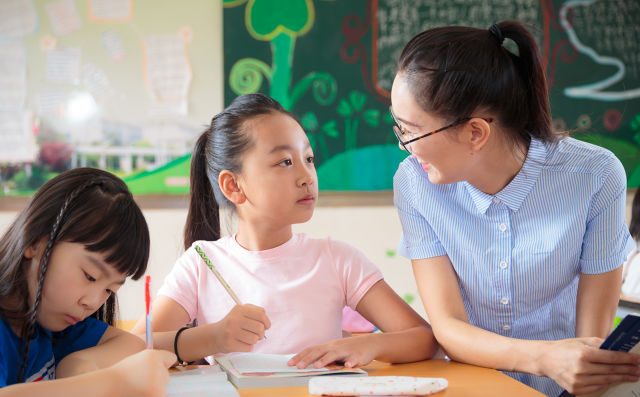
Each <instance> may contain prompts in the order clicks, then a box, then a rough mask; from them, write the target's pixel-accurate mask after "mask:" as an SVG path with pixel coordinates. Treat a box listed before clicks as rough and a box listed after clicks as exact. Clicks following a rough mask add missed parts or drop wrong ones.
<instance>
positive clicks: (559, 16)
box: [223, 0, 640, 191]
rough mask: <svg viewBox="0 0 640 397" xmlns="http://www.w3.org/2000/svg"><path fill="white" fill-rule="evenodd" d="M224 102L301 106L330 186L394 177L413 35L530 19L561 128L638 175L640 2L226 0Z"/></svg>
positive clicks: (363, 185)
mask: <svg viewBox="0 0 640 397" xmlns="http://www.w3.org/2000/svg"><path fill="white" fill-rule="evenodd" d="M223 5H224V70H225V103H226V104H228V103H230V102H231V101H232V100H233V99H234V98H235V97H237V96H238V95H241V94H247V93H253V92H261V93H264V94H267V95H270V96H272V97H273V98H275V99H277V100H278V101H279V102H280V103H281V104H282V105H283V106H284V107H285V108H286V109H289V110H291V111H293V112H294V113H295V114H296V115H297V116H298V117H299V118H300V121H301V124H302V126H303V128H304V129H305V131H306V132H307V135H308V137H309V140H310V142H311V144H312V146H313V148H314V153H315V156H316V157H315V158H316V166H317V169H318V178H319V186H320V189H321V190H325V191H331V190H339V191H376V190H387V189H391V188H392V177H393V174H394V173H395V170H396V169H397V166H398V163H399V162H400V161H402V160H403V159H404V157H405V154H404V153H403V152H402V151H400V150H399V149H398V147H397V143H396V139H395V137H394V134H393V132H392V129H391V123H392V121H391V119H390V117H389V114H388V106H389V104H390V99H389V97H390V92H389V91H390V89H391V83H392V81H393V77H394V74H395V67H396V66H395V62H396V60H397V58H398V55H399V53H400V51H401V49H402V47H403V46H404V44H405V43H406V42H407V41H408V40H409V39H410V38H411V37H413V36H414V35H416V34H417V33H419V32H421V31H423V30H426V29H429V28H432V27H436V26H443V25H451V24H459V25H468V26H474V27H478V28H488V27H489V26H490V25H491V24H493V23H495V22H498V21H501V20H507V19H515V20H518V21H521V22H523V23H525V24H527V25H528V26H529V27H531V31H532V33H533V34H534V36H535V37H536V40H537V41H538V44H539V46H540V50H541V56H542V60H543V63H544V67H545V70H546V73H547V77H548V81H549V84H550V88H551V108H552V115H553V123H554V128H555V129H556V130H571V131H573V136H574V137H576V138H578V139H582V140H586V141H589V142H592V143H595V144H598V145H601V146H603V147H606V148H608V149H610V150H612V151H613V152H614V153H615V154H616V155H617V156H618V158H619V159H620V160H621V161H622V163H623V165H624V168H625V170H626V172H627V176H628V185H629V187H638V186H639V185H640V24H638V21H640V2H638V1H619V0H618V1H616V0H598V1H594V0H573V1H555V0H539V1H531V0H492V1H484V0H451V1H437V0H332V1H329V0H282V1H278V2H274V1H268V0H224V1H223Z"/></svg>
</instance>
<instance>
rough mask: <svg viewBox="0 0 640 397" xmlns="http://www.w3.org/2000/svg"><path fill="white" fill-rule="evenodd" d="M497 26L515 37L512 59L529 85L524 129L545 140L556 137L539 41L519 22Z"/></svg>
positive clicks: (510, 37) (501, 23)
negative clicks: (516, 53) (516, 49)
mask: <svg viewBox="0 0 640 397" xmlns="http://www.w3.org/2000/svg"><path fill="white" fill-rule="evenodd" d="M497 26H498V27H499V28H500V31H501V32H502V34H503V35H504V37H506V38H509V39H511V40H513V41H514V42H515V43H516V45H517V46H518V56H516V57H513V59H514V64H515V66H516V68H517V69H518V70H519V71H520V75H521V76H522V81H523V82H524V83H525V85H526V88H527V89H526V93H527V102H528V104H529V106H528V110H529V112H528V113H529V114H528V116H529V117H528V118H527V120H526V124H525V130H526V131H527V132H528V133H529V134H530V135H531V136H533V137H535V138H537V139H540V140H542V141H553V140H555V139H556V138H557V136H555V135H554V133H553V131H552V130H551V110H550V108H549V87H548V85H547V78H546V75H545V72H544V69H543V67H542V61H541V57H540V51H539V49H538V45H537V44H536V41H535V39H534V37H533V36H532V35H531V33H529V31H528V30H527V29H526V28H525V27H524V26H523V25H522V24H520V23H519V22H515V21H504V22H500V23H498V24H497Z"/></svg>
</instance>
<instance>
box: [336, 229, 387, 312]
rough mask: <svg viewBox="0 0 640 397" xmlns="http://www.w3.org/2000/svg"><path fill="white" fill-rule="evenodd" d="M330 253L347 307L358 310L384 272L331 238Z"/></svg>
mask: <svg viewBox="0 0 640 397" xmlns="http://www.w3.org/2000/svg"><path fill="white" fill-rule="evenodd" d="M329 244H330V252H331V255H332V256H333V260H334V263H335V266H336V270H337V272H338V277H340V278H341V281H342V285H343V290H344V293H345V302H346V304H347V306H349V307H350V308H352V309H353V310H356V306H358V303H359V302H360V299H362V297H363V296H365V294H366V293H367V292H368V291H369V289H370V288H371V287H373V285H374V284H375V283H377V282H378V281H380V280H382V279H383V277H382V272H380V270H379V269H378V268H377V267H376V265H374V264H373V263H372V262H371V261H370V260H369V259H368V258H367V257H366V256H365V255H364V254H363V253H362V252H360V251H359V250H357V249H355V248H353V247H352V246H350V245H348V244H345V243H343V242H340V241H336V240H333V239H331V238H329Z"/></svg>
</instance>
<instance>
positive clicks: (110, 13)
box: [89, 0, 133, 21]
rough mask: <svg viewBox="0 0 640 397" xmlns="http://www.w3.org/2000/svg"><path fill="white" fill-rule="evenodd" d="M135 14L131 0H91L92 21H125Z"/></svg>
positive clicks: (90, 14) (90, 12) (90, 13)
mask: <svg viewBox="0 0 640 397" xmlns="http://www.w3.org/2000/svg"><path fill="white" fill-rule="evenodd" d="M132 15H133V4H132V3H131V0H89V19H91V20H92V21H124V20H127V19H130V18H131V16H132Z"/></svg>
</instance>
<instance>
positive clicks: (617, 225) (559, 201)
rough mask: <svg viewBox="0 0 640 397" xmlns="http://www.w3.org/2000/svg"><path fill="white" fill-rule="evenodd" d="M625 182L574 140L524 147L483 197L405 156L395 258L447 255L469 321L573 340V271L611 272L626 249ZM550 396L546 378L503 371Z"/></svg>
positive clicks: (614, 163)
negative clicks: (502, 180)
mask: <svg viewBox="0 0 640 397" xmlns="http://www.w3.org/2000/svg"><path fill="white" fill-rule="evenodd" d="M625 200H626V176H625V171H624V168H623V167H622V164H621V163H620V161H619V160H618V159H617V158H616V157H615V156H614V155H613V154H612V153H611V152H610V151H608V150H606V149H603V148H601V147H599V146H595V145H591V144H588V143H585V142H582V141H578V140H576V139H573V138H565V139H563V140H561V141H559V142H558V143H555V144H547V143H543V142H541V141H538V140H535V139H534V140H532V142H531V145H530V147H529V151H528V153H527V158H526V160H525V162H524V164H523V166H522V169H521V170H520V172H518V174H517V175H516V176H515V178H514V179H513V180H512V181H511V182H510V183H509V184H508V185H507V186H506V187H505V188H504V189H502V190H501V191H500V192H499V193H497V194H495V195H488V194H486V193H484V192H482V191H480V190H478V189H476V188H475V187H473V186H472V185H470V184H469V183H467V182H458V183H453V184H446V185H434V184H432V183H431V182H430V181H429V179H428V176H427V173H426V172H425V171H423V169H422V167H421V165H420V164H419V163H418V161H417V160H416V159H415V158H414V157H408V158H407V159H406V160H404V161H403V162H402V163H401V164H400V166H399V168H398V171H397V172H396V175H395V177H394V202H395V205H396V207H397V209H398V214H399V217H400V222H401V223H402V238H401V241H400V247H399V253H400V254H401V255H403V256H406V257H408V258H410V259H424V258H432V257H436V256H442V255H447V256H448V257H449V259H450V260H451V263H452V264H453V267H454V269H455V271H456V273H457V276H458V280H459V284H460V291H461V292H462V298H463V300H464V305H465V308H466V311H467V315H468V317H469V321H470V322H471V324H473V325H475V326H477V327H480V328H482V329H485V330H488V331H491V332H494V333H496V334H500V335H504V336H508V337H512V338H518V339H530V340H555V339H564V338H572V337H574V336H575V326H576V324H575V323H576V321H575V310H576V295H577V289H578V280H579V276H580V273H586V274H597V273H604V272H608V271H611V270H614V269H616V268H618V267H619V266H620V265H622V263H623V262H624V260H625V257H626V255H627V253H628V252H629V251H630V250H631V249H632V247H633V240H632V238H631V236H630V235H629V231H628V228H627V225H626V223H625ZM508 375H510V376H512V377H514V378H515V379H517V380H519V381H521V382H524V383H526V384H528V385H529V386H531V387H533V388H535V389H537V390H539V391H541V392H543V393H545V394H547V395H549V396H557V395H558V394H559V393H560V392H561V391H562V389H561V388H560V387H559V386H558V385H557V384H556V383H555V382H554V381H553V380H551V379H549V378H541V377H537V376H533V375H530V374H523V373H508Z"/></svg>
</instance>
